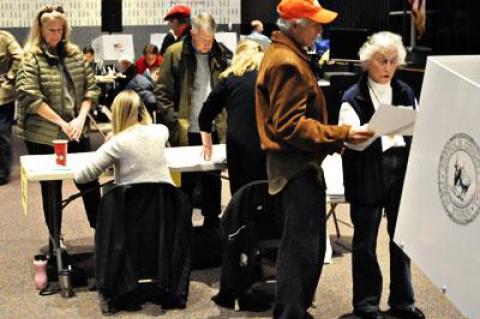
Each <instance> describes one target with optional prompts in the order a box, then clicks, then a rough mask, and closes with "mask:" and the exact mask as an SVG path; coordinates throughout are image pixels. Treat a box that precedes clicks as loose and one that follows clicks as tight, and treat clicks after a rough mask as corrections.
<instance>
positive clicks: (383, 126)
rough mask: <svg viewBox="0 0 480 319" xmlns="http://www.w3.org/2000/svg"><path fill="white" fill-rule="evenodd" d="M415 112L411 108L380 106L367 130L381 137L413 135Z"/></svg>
mask: <svg viewBox="0 0 480 319" xmlns="http://www.w3.org/2000/svg"><path fill="white" fill-rule="evenodd" d="M416 117H417V112H416V111H415V110H413V108H412V107H402V106H392V105H387V104H380V107H379V108H378V109H377V111H376V112H375V113H374V114H373V116H372V118H371V119H370V122H369V123H368V128H369V129H371V130H373V131H375V136H381V135H413V127H414V125H415V119H416Z"/></svg>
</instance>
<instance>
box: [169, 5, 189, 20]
mask: <svg viewBox="0 0 480 319" xmlns="http://www.w3.org/2000/svg"><path fill="white" fill-rule="evenodd" d="M191 13H192V9H190V7H188V6H182V5H177V6H173V7H171V8H170V10H168V12H167V14H166V15H165V17H164V18H163V20H165V21H167V20H170V19H175V18H177V19H178V18H188V17H190V14H191Z"/></svg>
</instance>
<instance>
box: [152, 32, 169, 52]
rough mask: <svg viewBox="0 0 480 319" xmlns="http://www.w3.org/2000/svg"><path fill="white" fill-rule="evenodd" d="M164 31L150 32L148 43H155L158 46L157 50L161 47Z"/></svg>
mask: <svg viewBox="0 0 480 319" xmlns="http://www.w3.org/2000/svg"><path fill="white" fill-rule="evenodd" d="M166 35H167V34H166V33H151V34H150V43H151V44H155V45H156V46H157V47H158V50H160V49H161V48H162V44H163V39H165V36H166Z"/></svg>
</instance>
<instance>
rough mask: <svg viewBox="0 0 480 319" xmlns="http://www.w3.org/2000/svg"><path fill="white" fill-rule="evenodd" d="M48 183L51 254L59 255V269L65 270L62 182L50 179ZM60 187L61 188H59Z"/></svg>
mask: <svg viewBox="0 0 480 319" xmlns="http://www.w3.org/2000/svg"><path fill="white" fill-rule="evenodd" d="M46 184H47V194H48V195H47V198H48V203H47V207H48V209H49V212H50V214H49V219H50V220H49V225H48V231H49V234H50V236H49V237H50V240H49V245H48V247H49V255H50V256H53V254H55V256H56V257H57V268H58V269H57V271H58V272H60V271H62V270H63V262H62V250H61V247H60V225H59V223H58V220H59V219H58V218H57V216H58V214H62V202H61V201H62V199H61V198H58V194H61V187H62V186H61V184H60V183H58V181H48V182H46ZM59 188H60V190H59Z"/></svg>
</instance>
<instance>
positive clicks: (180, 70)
mask: <svg viewBox="0 0 480 319" xmlns="http://www.w3.org/2000/svg"><path fill="white" fill-rule="evenodd" d="M215 30H216V24H215V20H214V19H213V17H212V16H211V15H209V14H208V13H202V14H200V15H198V16H196V17H194V18H193V19H192V30H191V31H190V34H187V35H186V36H185V37H184V39H183V41H180V42H177V43H175V44H173V45H171V46H170V47H169V48H168V49H167V52H166V53H165V55H164V58H163V64H162V66H161V67H160V74H159V78H158V81H157V83H156V86H155V91H154V93H155V96H156V98H157V106H158V107H159V109H160V112H161V119H162V120H161V121H163V122H164V123H165V124H166V125H167V127H168V128H169V130H170V144H171V145H173V146H179V145H202V140H201V137H200V128H199V125H198V115H199V114H200V110H201V108H202V105H203V102H204V101H205V100H206V98H207V96H208V94H209V93H210V91H211V90H212V89H213V88H215V86H216V85H217V84H218V82H219V77H220V73H222V72H223V71H224V70H225V69H226V68H227V66H228V62H227V59H228V58H229V57H231V52H230V51H229V50H228V49H227V48H226V47H225V46H223V45H222V44H221V43H218V42H216V41H215ZM224 123H225V121H224V120H223V119H222V120H220V119H217V121H216V124H217V131H221V132H219V133H221V134H222V132H224V131H225V124H224ZM212 137H213V142H214V143H218V134H217V132H214V133H213V134H212ZM197 176H198V177H199V178H200V181H201V205H200V206H201V209H202V214H203V216H204V217H205V221H204V226H206V227H210V226H212V228H215V229H216V228H217V227H218V224H219V222H218V217H217V216H218V215H219V214H220V194H221V182H220V178H219V177H216V176H213V175H211V174H206V173H184V174H182V189H183V190H184V191H185V192H187V194H189V195H190V197H191V198H192V195H193V190H194V186H195V181H196V180H197Z"/></svg>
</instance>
